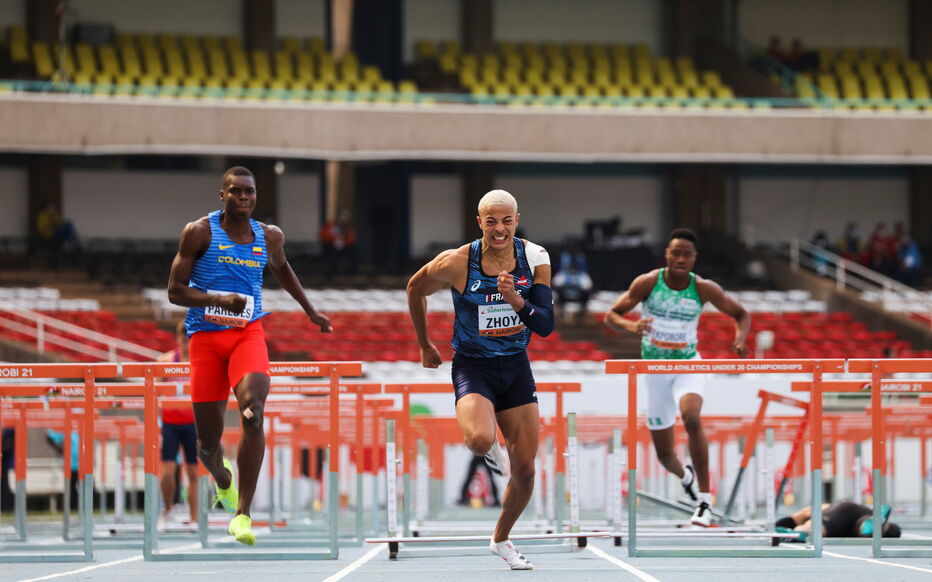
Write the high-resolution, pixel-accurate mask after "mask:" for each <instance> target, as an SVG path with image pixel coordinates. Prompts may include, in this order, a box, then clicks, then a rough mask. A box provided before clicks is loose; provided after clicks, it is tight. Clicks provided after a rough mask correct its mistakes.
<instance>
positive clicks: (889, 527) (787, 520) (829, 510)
mask: <svg viewBox="0 0 932 582" xmlns="http://www.w3.org/2000/svg"><path fill="white" fill-rule="evenodd" d="M880 515H881V517H882V519H883V530H882V535H883V537H885V538H898V537H900V535H902V532H901V530H900V526H898V525H897V524H895V523H893V522H892V521H890V506H889V505H884V506H882V507H881V508H880ZM811 518H812V507H811V506H810V507H804V508H802V509H800V510H799V511H797V512H796V513H794V514H793V515H789V516H786V517H781V518H780V519H778V520H777V522H776V524H774V525H775V526H776V528H777V531H778V532H781V533H788V532H791V531H795V532H800V534H801V535H800V539H798V540H794V541H798V542H805V541H806V539H807V538H808V537H809V535H810V534H811V533H812V519H811ZM873 535H874V510H873V509H872V508H870V507H868V506H866V505H861V504H860V503H854V502H851V501H842V502H840V503H835V504H833V505H830V504H828V503H823V504H822V537H826V538H869V537H872V536H873Z"/></svg>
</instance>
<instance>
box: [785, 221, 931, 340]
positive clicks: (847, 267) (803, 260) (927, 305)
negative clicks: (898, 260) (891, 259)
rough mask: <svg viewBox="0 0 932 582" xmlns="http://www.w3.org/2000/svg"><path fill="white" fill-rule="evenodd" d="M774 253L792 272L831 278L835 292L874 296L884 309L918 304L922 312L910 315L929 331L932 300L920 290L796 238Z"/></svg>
mask: <svg viewBox="0 0 932 582" xmlns="http://www.w3.org/2000/svg"><path fill="white" fill-rule="evenodd" d="M776 250H777V252H778V253H779V254H781V255H783V256H784V257H786V258H787V259H789V261H790V268H791V269H792V270H793V271H799V269H800V267H805V268H807V269H809V270H811V271H813V272H815V273H816V274H817V275H819V276H822V277H827V278H830V279H834V280H835V288H836V289H837V290H838V291H846V290H847V289H848V288H852V289H856V290H858V291H860V292H862V293H873V294H876V295H877V296H878V297H879V298H880V300H881V304H882V305H883V306H884V309H887V305H888V304H889V303H894V302H901V303H904V304H905V303H909V304H914V305H920V306H921V307H922V311H921V312H917V311H913V313H922V314H923V315H925V316H927V317H928V318H929V325H930V329H932V298H930V297H929V296H928V295H926V294H925V293H923V292H922V291H919V290H917V289H914V288H913V287H910V286H908V285H904V284H903V283H900V282H899V281H896V280H895V279H891V278H890V277H887V276H886V275H881V274H880V273H878V272H877V271H874V270H872V269H868V268H867V267H865V266H863V265H861V264H859V263H857V262H855V261H851V260H849V259H846V258H844V257H842V256H839V255H837V254H835V253H833V252H831V251H829V250H827V249H825V248H824V247H820V246H817V245H814V244H812V243H809V242H806V241H803V240H800V239H794V240H792V241H790V243H789V247H788V248H783V247H777V249H776Z"/></svg>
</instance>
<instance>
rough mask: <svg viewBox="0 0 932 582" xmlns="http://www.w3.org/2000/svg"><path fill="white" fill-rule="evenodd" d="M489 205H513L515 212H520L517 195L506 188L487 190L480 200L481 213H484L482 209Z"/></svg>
mask: <svg viewBox="0 0 932 582" xmlns="http://www.w3.org/2000/svg"><path fill="white" fill-rule="evenodd" d="M487 206H511V207H512V208H514V209H515V212H518V201H517V200H515V197H514V196H512V195H511V194H510V193H508V192H506V191H505V190H491V191H489V192H486V194H485V196H483V197H482V198H481V199H480V200H479V206H478V210H479V214H480V215H481V214H482V209H483V208H486V207H487Z"/></svg>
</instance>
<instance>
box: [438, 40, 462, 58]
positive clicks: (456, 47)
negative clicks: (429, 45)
mask: <svg viewBox="0 0 932 582" xmlns="http://www.w3.org/2000/svg"><path fill="white" fill-rule="evenodd" d="M440 52H441V53H451V54H454V55H458V54H460V53H461V52H463V50H462V48H460V44H459V43H458V42H456V41H452V40H445V41H443V42H441V43H440Z"/></svg>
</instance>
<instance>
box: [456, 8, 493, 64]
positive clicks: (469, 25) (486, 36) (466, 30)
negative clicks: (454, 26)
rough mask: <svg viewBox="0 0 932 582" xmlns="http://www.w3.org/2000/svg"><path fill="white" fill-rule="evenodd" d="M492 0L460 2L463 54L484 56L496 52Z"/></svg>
mask: <svg viewBox="0 0 932 582" xmlns="http://www.w3.org/2000/svg"><path fill="white" fill-rule="evenodd" d="M493 24H494V23H493V19H492V0H460V44H462V45H463V52H467V53H473V54H477V55H482V54H486V53H491V52H494V51H495V37H494V35H493V29H492V26H493Z"/></svg>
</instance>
